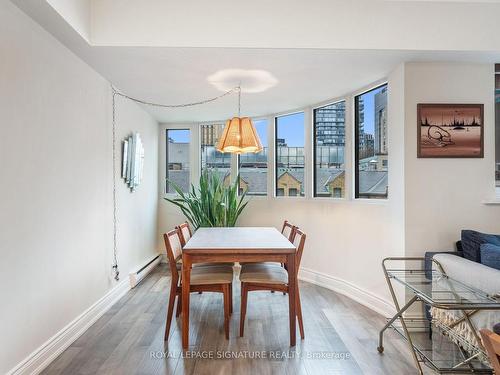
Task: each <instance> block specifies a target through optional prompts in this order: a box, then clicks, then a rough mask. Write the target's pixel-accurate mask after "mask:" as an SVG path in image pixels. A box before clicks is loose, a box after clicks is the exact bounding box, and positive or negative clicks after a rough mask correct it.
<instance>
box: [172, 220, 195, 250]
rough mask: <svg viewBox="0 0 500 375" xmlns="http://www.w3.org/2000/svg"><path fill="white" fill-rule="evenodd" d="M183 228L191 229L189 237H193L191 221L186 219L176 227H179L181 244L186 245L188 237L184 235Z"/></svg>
mask: <svg viewBox="0 0 500 375" xmlns="http://www.w3.org/2000/svg"><path fill="white" fill-rule="evenodd" d="M183 228H187V230H188V231H189V237H190V238H191V237H192V236H193V232H192V231H191V227H190V226H189V223H188V222H187V221H185V222H184V223H182V224H181V225H177V226H176V227H175V229H178V230H179V238H180V240H181V246H182V247H184V246H185V245H186V242H187V241H186V238H185V237H184V233H182V229H183Z"/></svg>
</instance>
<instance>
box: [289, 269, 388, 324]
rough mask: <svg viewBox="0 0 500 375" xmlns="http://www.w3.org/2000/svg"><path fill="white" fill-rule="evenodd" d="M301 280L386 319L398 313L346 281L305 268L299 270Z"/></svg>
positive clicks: (377, 297)
mask: <svg viewBox="0 0 500 375" xmlns="http://www.w3.org/2000/svg"><path fill="white" fill-rule="evenodd" d="M299 279H300V280H303V281H307V282H309V283H311V284H315V285H319V286H322V287H324V288H327V289H330V290H333V291H334V292H337V293H340V294H343V295H345V296H347V297H349V298H351V299H353V300H354V301H356V302H358V303H360V304H362V305H363V306H366V307H368V308H369V309H370V310H373V311H375V312H377V313H379V314H380V315H382V316H384V317H388V316H393V315H394V314H395V313H396V310H395V308H394V306H393V305H392V304H391V303H390V302H389V301H386V300H385V299H383V298H381V297H379V296H377V295H374V294H373V293H370V292H368V291H366V290H364V289H361V288H360V287H358V286H356V285H354V284H352V283H350V282H348V281H346V280H342V279H339V278H336V277H333V276H330V275H327V274H324V273H321V272H317V271H313V270H311V269H308V268H303V267H301V268H300V270H299Z"/></svg>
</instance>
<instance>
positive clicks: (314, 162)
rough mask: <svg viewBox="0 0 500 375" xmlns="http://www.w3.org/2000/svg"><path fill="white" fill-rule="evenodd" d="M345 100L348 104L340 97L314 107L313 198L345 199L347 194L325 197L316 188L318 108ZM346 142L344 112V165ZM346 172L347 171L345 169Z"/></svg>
mask: <svg viewBox="0 0 500 375" xmlns="http://www.w3.org/2000/svg"><path fill="white" fill-rule="evenodd" d="M342 102H344V106H345V105H346V104H347V102H346V99H340V100H338V101H336V102H332V103H329V104H325V105H322V106H320V107H314V108H313V109H312V133H313V134H312V136H313V142H312V149H313V160H312V167H313V171H312V177H313V186H312V188H313V198H333V199H345V194H344V197H342V196H341V197H340V198H339V197H335V196H333V195H331V196H329V197H323V196H321V195H318V194H317V190H316V186H317V185H316V110H317V109H320V108H324V107H328V106H330V105H333V104H338V103H342ZM345 144H346V140H345V112H344V165H345ZM344 173H345V171H344ZM344 191H345V186H344Z"/></svg>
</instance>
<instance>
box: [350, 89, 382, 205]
mask: <svg viewBox="0 0 500 375" xmlns="http://www.w3.org/2000/svg"><path fill="white" fill-rule="evenodd" d="M354 107H355V108H354V114H355V124H354V132H355V146H354V147H355V197H356V198H381V199H384V198H387V196H388V189H389V187H388V144H387V142H388V138H387V131H388V129H387V126H388V125H387V85H386V84H385V85H382V86H379V87H377V88H375V89H373V90H370V91H368V92H365V93H363V94H361V95H358V96H356V97H355V98H354Z"/></svg>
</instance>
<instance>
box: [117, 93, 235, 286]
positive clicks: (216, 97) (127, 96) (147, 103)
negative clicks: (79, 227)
mask: <svg viewBox="0 0 500 375" xmlns="http://www.w3.org/2000/svg"><path fill="white" fill-rule="evenodd" d="M111 90H112V93H113V95H112V106H113V112H112V122H113V126H112V128H113V137H112V138H113V152H112V153H113V267H112V268H113V272H114V274H115V276H114V278H115V280H116V281H119V280H120V271H119V269H118V246H117V237H118V236H117V233H118V220H117V205H116V200H117V199H116V96H117V95H118V96H121V97H122V98H126V99H128V100H131V101H133V102H136V103H139V104H144V105H148V106H151V107H158V108H185V107H194V106H197V105H202V104H208V103H211V102H214V101H216V100H218V99H221V98H223V97H225V96H227V95H230V94H232V93H234V92H238V116H239V113H240V108H241V85H240V86H237V87H233V88H232V89H231V90H228V91H226V92H224V93H223V94H221V95H218V96H214V97H213V98H209V99H205V100H200V101H198V102H193V103H183V104H160V103H154V102H148V101H147V100H142V99H137V98H134V97H132V96H129V95H126V94H124V93H122V92H120V91H118V90H117V89H116V88H115V87H114V86H113V85H111Z"/></svg>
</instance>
